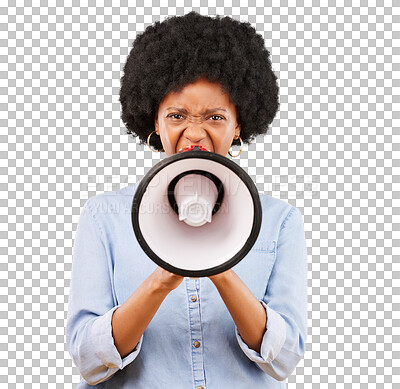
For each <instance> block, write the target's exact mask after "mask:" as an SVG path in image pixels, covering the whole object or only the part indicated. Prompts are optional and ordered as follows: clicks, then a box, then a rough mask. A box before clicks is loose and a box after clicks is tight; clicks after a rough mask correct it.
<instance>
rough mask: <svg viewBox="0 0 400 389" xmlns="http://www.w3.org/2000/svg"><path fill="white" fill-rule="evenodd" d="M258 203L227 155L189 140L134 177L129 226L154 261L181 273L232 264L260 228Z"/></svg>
mask: <svg viewBox="0 0 400 389" xmlns="http://www.w3.org/2000/svg"><path fill="white" fill-rule="evenodd" d="M261 219H262V208H261V201H260V197H259V194H258V191H257V188H256V186H255V184H254V182H253V181H252V180H251V178H250V177H249V176H248V174H247V173H246V172H245V171H244V170H243V169H242V168H241V167H240V166H239V165H237V164H236V163H235V162H233V161H231V160H230V159H228V158H226V157H224V156H222V155H219V154H217V153H213V152H210V151H208V150H206V149H204V148H202V147H201V146H190V147H189V148H186V149H184V152H181V151H180V152H178V153H177V154H173V155H171V156H169V157H167V158H165V159H163V160H162V161H160V162H159V163H157V164H156V165H155V166H153V167H152V168H151V169H150V170H149V172H148V173H147V174H146V175H145V177H144V178H143V179H142V180H141V181H140V182H139V184H138V186H137V188H136V192H135V194H134V197H133V202H132V226H133V231H134V233H135V236H136V239H137V241H138V243H139V244H140V246H141V247H142V249H143V251H144V252H145V253H146V254H147V255H148V257H149V258H150V259H151V260H152V261H153V262H155V263H156V264H157V265H159V266H161V267H163V268H164V269H166V270H168V271H170V272H172V273H175V274H179V275H182V276H186V277H192V278H195V277H207V276H211V275H214V274H218V273H221V272H223V271H226V270H228V269H230V268H231V267H233V266H235V265H236V264H237V263H238V262H239V261H241V260H242V259H243V258H244V257H245V256H246V254H247V253H248V252H249V251H250V250H251V248H252V247H253V245H254V243H255V241H256V240H257V237H258V234H259V232H260V229H261Z"/></svg>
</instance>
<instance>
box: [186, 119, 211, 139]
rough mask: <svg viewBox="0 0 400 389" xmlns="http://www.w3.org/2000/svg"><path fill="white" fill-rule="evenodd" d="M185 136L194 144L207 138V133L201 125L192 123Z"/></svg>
mask: <svg viewBox="0 0 400 389" xmlns="http://www.w3.org/2000/svg"><path fill="white" fill-rule="evenodd" d="M183 135H184V136H185V138H187V139H188V140H189V141H190V142H192V143H199V142H200V141H201V140H202V139H204V138H205V137H206V136H207V132H206V131H205V130H204V128H203V127H202V125H201V124H197V123H190V124H189V125H188V127H187V128H186V130H185V131H184V133H183Z"/></svg>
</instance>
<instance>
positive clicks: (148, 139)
mask: <svg viewBox="0 0 400 389" xmlns="http://www.w3.org/2000/svg"><path fill="white" fill-rule="evenodd" d="M153 132H156V130H154V131H152V132H150V134H149V136H148V137H147V146H149V149H150V150H151V151H152V152H153V153H161V151H164V149H162V150H154V149H152V148H151V146H150V137H151V135H152V134H153ZM157 135H158V134H157Z"/></svg>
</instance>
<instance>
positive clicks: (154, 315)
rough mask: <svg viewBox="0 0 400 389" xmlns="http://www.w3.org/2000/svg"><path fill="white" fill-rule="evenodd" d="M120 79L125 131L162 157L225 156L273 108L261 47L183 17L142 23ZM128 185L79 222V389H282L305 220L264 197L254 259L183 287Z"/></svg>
mask: <svg viewBox="0 0 400 389" xmlns="http://www.w3.org/2000/svg"><path fill="white" fill-rule="evenodd" d="M121 81H122V82H121V92H120V101H121V104H122V119H123V121H124V123H125V125H126V127H127V133H129V134H132V135H133V136H137V137H139V139H140V141H141V143H144V142H147V143H148V145H149V147H151V148H152V149H153V150H156V151H160V150H164V151H165V153H166V155H167V156H170V155H172V154H175V153H177V152H179V151H180V150H181V149H182V148H184V147H186V146H190V145H200V146H203V147H204V148H206V149H207V150H209V151H212V152H214V153H218V154H221V155H223V156H226V155H227V154H228V153H229V154H230V152H229V149H230V147H231V145H232V144H237V143H238V142H240V144H241V145H243V143H250V142H251V140H253V139H254V137H255V136H256V135H259V134H264V133H266V131H267V128H268V125H269V124H270V123H271V122H272V120H273V118H274V116H275V114H276V112H277V110H278V86H277V82H276V76H275V75H274V73H273V71H272V69H271V63H270V59H269V53H268V51H267V50H266V49H265V47H264V41H263V39H262V37H261V36H260V35H258V34H257V33H256V31H255V30H254V29H253V28H252V27H251V25H250V24H249V23H243V22H238V21H235V20H234V19H231V18H229V17H224V18H220V17H218V16H217V17H216V18H211V17H208V16H202V15H199V14H197V13H195V12H191V13H189V14H187V15H185V16H181V17H171V18H168V19H166V20H165V21H163V22H162V23H160V22H156V23H155V24H154V25H153V26H149V27H148V28H147V29H146V30H145V32H144V33H143V34H140V35H138V36H137V38H136V40H135V41H134V43H133V48H132V50H131V52H130V55H129V56H128V58H127V61H126V64H125V67H124V76H123V78H122V80H121ZM241 148H242V147H241ZM239 154H240V152H239ZM136 187H137V185H135V186H133V187H132V186H128V187H126V188H123V189H122V190H119V191H115V192H111V193H104V194H101V195H98V196H95V197H93V198H91V199H89V200H88V201H87V202H86V204H85V206H84V207H83V210H82V213H81V216H80V219H79V224H78V229H77V233H76V238H75V244H74V259H73V267H72V280H71V286H70V297H69V310H68V319H67V344H68V350H69V352H70V354H71V357H72V359H73V361H74V363H75V364H76V366H77V367H78V369H79V371H80V373H81V375H82V377H83V380H82V381H81V383H80V384H79V385H78V388H86V387H89V385H97V386H98V387H99V388H106V387H108V388H145V389H149V388H160V387H173V388H178V389H179V388H197V389H202V388H210V389H213V388H220V387H221V388H222V387H232V388H253V387H254V388H255V387H265V388H283V387H285V383H284V382H279V381H284V380H285V379H286V378H287V377H288V376H289V375H290V374H291V373H292V371H293V370H294V368H295V367H296V365H297V364H298V362H299V361H300V360H301V358H302V357H303V355H304V352H305V341H306V337H307V311H306V307H307V296H306V291H307V254H306V244H305V236H304V229H303V221H302V215H301V213H300V211H299V210H298V209H297V208H296V207H293V206H291V205H290V204H288V203H286V202H284V201H281V200H278V199H274V198H272V197H270V196H267V195H263V194H261V195H260V198H261V203H262V208H263V220H262V226H261V231H260V234H259V237H258V239H257V241H256V243H255V245H254V246H253V248H252V250H251V251H250V252H249V253H248V255H247V256H246V257H245V258H244V259H243V260H242V261H241V262H240V263H239V264H237V265H236V266H234V267H233V268H232V269H230V270H228V271H225V272H223V273H220V274H217V275H214V276H210V277H204V278H200V279H191V278H187V277H185V278H184V277H181V276H179V275H176V274H172V273H169V272H168V271H166V270H164V269H162V268H160V267H158V266H157V265H155V264H154V263H153V262H152V261H150V260H149V258H148V257H147V256H146V254H145V253H144V252H143V251H142V250H141V248H140V246H139V244H138V242H137V241H136V238H135V237H134V234H133V231H132V226H131V217H130V207H131V204H132V199H133V195H134V192H135V189H136ZM227 233H229V226H227ZM200 245H201V242H200Z"/></svg>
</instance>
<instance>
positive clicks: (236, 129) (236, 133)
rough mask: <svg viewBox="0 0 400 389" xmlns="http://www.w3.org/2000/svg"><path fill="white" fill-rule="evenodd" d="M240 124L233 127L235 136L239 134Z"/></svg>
mask: <svg viewBox="0 0 400 389" xmlns="http://www.w3.org/2000/svg"><path fill="white" fill-rule="evenodd" d="M240 130H241V126H240V124H237V125H236V127H235V138H236V137H237V136H239V135H240Z"/></svg>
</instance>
